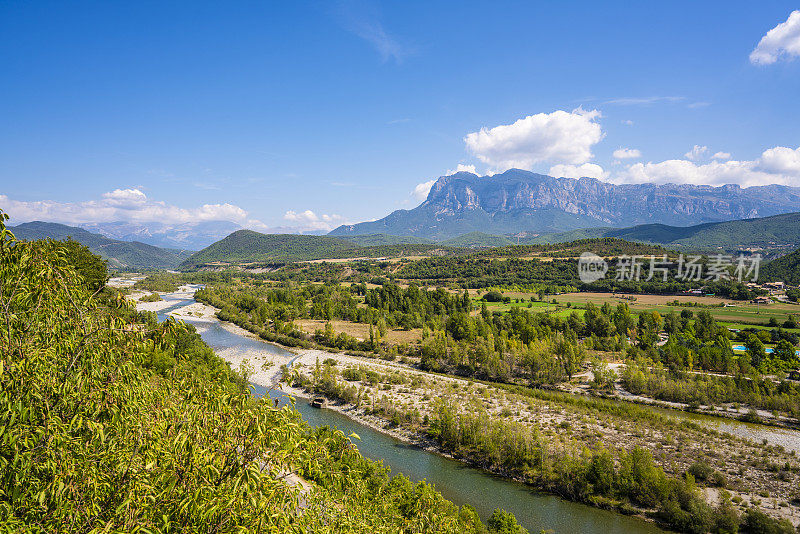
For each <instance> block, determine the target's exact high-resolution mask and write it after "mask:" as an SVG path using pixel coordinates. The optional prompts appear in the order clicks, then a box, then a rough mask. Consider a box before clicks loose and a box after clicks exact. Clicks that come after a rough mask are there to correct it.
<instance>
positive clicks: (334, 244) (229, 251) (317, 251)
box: [182, 230, 357, 267]
mask: <svg viewBox="0 0 800 534" xmlns="http://www.w3.org/2000/svg"><path fill="white" fill-rule="evenodd" d="M355 248H357V245H356V244H355V243H352V242H350V241H348V240H347V239H341V238H338V237H329V236H318V235H296V234H261V233H259V232H254V231H253V230H237V231H236V232H233V233H232V234H231V235H229V236H228V237H225V238H224V239H220V240H219V241H217V242H216V243H212V244H211V245H209V246H208V247H206V248H204V249H203V250H201V251H200V252H197V253H196V254H193V255H191V256H190V257H189V258H188V259H187V260H186V261H184V262H183V264H182V266H183V267H194V266H197V265H203V264H207V263H214V262H229V263H243V262H269V261H303V260H315V259H319V258H332V257H336V255H337V254H340V253H341V254H345V255H347V254H346V253H347V252H348V251H352V250H353V249H355Z"/></svg>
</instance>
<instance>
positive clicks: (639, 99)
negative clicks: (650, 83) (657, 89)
mask: <svg viewBox="0 0 800 534" xmlns="http://www.w3.org/2000/svg"><path fill="white" fill-rule="evenodd" d="M684 100H686V97H685V96H626V97H622V98H612V99H611V100H606V104H618V105H621V106H650V105H653V104H660V103H667V104H670V103H675V102H682V101H684Z"/></svg>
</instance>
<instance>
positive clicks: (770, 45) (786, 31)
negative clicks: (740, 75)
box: [750, 10, 800, 65]
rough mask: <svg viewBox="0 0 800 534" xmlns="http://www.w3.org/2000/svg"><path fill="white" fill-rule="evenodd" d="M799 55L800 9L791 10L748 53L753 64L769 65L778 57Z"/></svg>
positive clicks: (785, 57)
mask: <svg viewBox="0 0 800 534" xmlns="http://www.w3.org/2000/svg"><path fill="white" fill-rule="evenodd" d="M798 56H800V10H798V11H792V12H791V13H790V14H789V18H788V19H786V22H781V23H780V24H778V25H777V26H775V27H774V28H772V29H771V30H770V31H768V32H767V34H766V35H765V36H764V37H762V38H761V41H760V42H759V43H758V46H756V48H755V50H753V51H752V52H751V53H750V62H751V63H753V64H754V65H771V64H773V63H775V62H776V61H778V60H779V59H782V58H783V59H787V60H788V59H793V58H795V57H798Z"/></svg>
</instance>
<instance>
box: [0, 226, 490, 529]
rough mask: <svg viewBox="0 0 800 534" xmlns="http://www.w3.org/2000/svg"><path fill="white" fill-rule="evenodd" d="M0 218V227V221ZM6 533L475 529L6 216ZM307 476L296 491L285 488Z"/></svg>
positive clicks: (0, 503) (0, 515) (0, 510)
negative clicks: (97, 287) (93, 280)
mask: <svg viewBox="0 0 800 534" xmlns="http://www.w3.org/2000/svg"><path fill="white" fill-rule="evenodd" d="M2 216H3V215H2V213H0V217H2ZM0 260H1V261H0V281H2V285H0V306H2V308H3V310H4V312H5V313H4V318H3V321H2V322H0V354H1V356H0V524H2V525H3V527H4V528H5V529H6V530H8V531H13V532H100V531H103V532H114V531H125V532H233V531H236V532H344V531H347V532H370V533H372V532H392V531H405V532H422V531H425V532H454V533H455V532H480V531H484V527H483V525H482V524H481V523H480V521H479V520H478V519H477V517H475V516H474V514H470V510H469V509H467V508H466V507H465V509H462V510H459V509H458V507H456V506H455V505H453V504H452V503H450V502H448V501H446V500H444V499H443V498H442V497H441V495H440V494H438V493H437V492H435V491H434V490H433V488H432V487H431V486H429V485H427V484H424V483H420V484H416V485H413V484H411V483H410V482H409V481H408V480H407V479H404V478H403V477H394V478H389V476H388V470H387V469H385V468H383V467H382V466H381V465H379V464H375V463H374V462H370V461H368V460H365V459H364V458H363V457H361V456H360V454H358V452H357V451H356V450H355V449H354V448H353V446H352V444H351V443H350V442H349V440H347V439H346V438H345V437H344V436H343V435H342V434H341V433H340V432H333V431H329V430H322V431H316V432H312V431H311V430H309V429H308V428H307V426H306V425H305V424H304V423H303V422H302V420H300V418H299V416H298V414H297V412H295V411H294V410H293V409H291V408H290V407H283V408H280V409H277V408H274V407H273V406H272V404H271V403H270V402H260V401H257V400H254V399H253V398H252V397H251V396H250V395H249V394H248V393H247V391H246V389H245V388H244V383H243V382H242V380H241V377H239V376H238V375H237V374H236V373H234V372H232V371H231V369H230V368H229V366H228V365H227V364H225V363H224V362H223V361H222V360H220V359H219V358H218V357H216V355H214V353H213V351H211V349H209V348H208V347H207V346H206V345H205V344H203V343H202V341H201V340H200V338H199V336H197V334H196V333H194V332H193V329H192V328H191V327H186V326H185V325H183V324H180V323H175V322H174V321H168V322H166V323H163V324H161V325H158V324H156V323H155V322H154V318H153V316H152V314H149V315H148V314H137V313H136V312H134V311H133V310H132V309H131V308H130V307H129V306H128V305H127V304H126V303H125V302H124V300H122V299H121V297H120V296H119V295H117V296H115V295H114V294H113V293H111V292H109V293H101V294H99V295H93V292H92V291H91V290H90V289H89V288H88V287H87V285H86V280H85V279H84V278H83V277H81V276H80V275H79V274H78V273H77V272H76V271H75V269H74V268H73V267H72V266H71V265H70V264H69V263H68V261H67V255H66V254H65V252H64V249H63V248H62V246H61V244H59V243H57V242H52V241H48V242H45V241H39V242H32V243H21V242H14V239H13V236H12V235H11V234H10V233H9V232H7V231H6V228H5V226H4V225H3V224H2V220H0ZM292 472H297V473H301V474H302V475H304V476H305V478H306V479H307V480H310V481H311V489H310V490H309V492H308V493H307V494H306V495H304V496H302V499H301V495H300V489H299V487H295V486H292V485H290V484H287V483H286V481H285V480H286V476H287V474H289V473H292Z"/></svg>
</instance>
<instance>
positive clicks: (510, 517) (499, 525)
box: [486, 508, 528, 534]
mask: <svg viewBox="0 0 800 534" xmlns="http://www.w3.org/2000/svg"><path fill="white" fill-rule="evenodd" d="M486 525H487V526H488V527H489V531H490V532H496V533H497V534H527V533H528V531H527V530H526V529H525V528H524V527H523V526H522V525H520V524H519V523H517V519H516V518H515V517H514V514H512V513H510V512H506V511H505V510H503V509H501V508H497V509H495V511H494V512H493V513H492V516H491V517H490V518H489V521H487V522H486Z"/></svg>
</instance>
